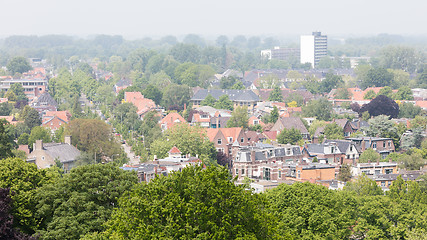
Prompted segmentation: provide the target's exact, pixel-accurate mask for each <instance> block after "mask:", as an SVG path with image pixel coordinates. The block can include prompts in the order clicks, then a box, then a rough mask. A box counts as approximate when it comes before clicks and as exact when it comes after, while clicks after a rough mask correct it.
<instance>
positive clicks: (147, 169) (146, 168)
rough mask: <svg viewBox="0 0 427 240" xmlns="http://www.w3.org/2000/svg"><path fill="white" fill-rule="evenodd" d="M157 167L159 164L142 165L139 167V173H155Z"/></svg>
mask: <svg viewBox="0 0 427 240" xmlns="http://www.w3.org/2000/svg"><path fill="white" fill-rule="evenodd" d="M157 166H158V165H157V164H150V163H142V164H141V165H140V166H139V167H138V172H145V173H150V172H154V168H155V167H157Z"/></svg>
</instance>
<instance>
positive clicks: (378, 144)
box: [347, 137, 395, 159]
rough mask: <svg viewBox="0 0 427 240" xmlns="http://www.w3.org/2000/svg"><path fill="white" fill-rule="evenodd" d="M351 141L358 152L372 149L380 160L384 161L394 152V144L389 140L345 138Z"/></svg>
mask: <svg viewBox="0 0 427 240" xmlns="http://www.w3.org/2000/svg"><path fill="white" fill-rule="evenodd" d="M347 140H350V141H352V142H353V143H354V144H355V145H356V147H358V148H359V149H360V150H359V151H360V152H362V153H363V152H364V151H365V150H366V149H368V148H372V149H374V150H375V151H377V152H378V153H379V154H380V155H381V158H383V159H385V158H386V157H387V156H388V155H389V154H390V153H392V152H394V151H395V148H394V143H393V140H392V139H391V138H379V137H358V138H347Z"/></svg>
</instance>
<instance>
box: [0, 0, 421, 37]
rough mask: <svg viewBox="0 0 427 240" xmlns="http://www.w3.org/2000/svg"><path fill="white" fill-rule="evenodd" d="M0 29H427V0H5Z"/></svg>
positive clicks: (138, 32)
mask: <svg viewBox="0 0 427 240" xmlns="http://www.w3.org/2000/svg"><path fill="white" fill-rule="evenodd" d="M0 8H1V9H2V11H1V12H2V13H1V22H2V24H1V28H0V29H1V30H0V36H8V35H29V34H33V35H45V34H67V35H78V36H87V35H92V34H120V35H123V36H125V37H143V36H154V37H156V36H163V35H168V34H171V35H185V34H188V33H195V34H201V35H205V36H216V35H221V34H224V35H230V36H231V35H238V34H243V35H275V36H284V35H297V34H310V33H311V32H312V31H316V30H318V31H322V33H325V34H328V35H374V34H375V35H376V34H379V33H390V34H402V35H426V34H427V28H426V24H427V14H426V13H427V0H406V1H402V0H352V1H347V0H294V1H286V0H276V1H272V0H261V1H252V0H215V1H212V0H156V1H145V0H133V1H131V0H120V1H112V0H102V1H101V0H69V1H61V0H37V1H34V0H0Z"/></svg>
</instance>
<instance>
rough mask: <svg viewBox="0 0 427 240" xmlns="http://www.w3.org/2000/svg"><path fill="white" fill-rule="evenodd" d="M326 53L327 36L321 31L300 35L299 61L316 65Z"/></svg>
mask: <svg viewBox="0 0 427 240" xmlns="http://www.w3.org/2000/svg"><path fill="white" fill-rule="evenodd" d="M327 54H328V37H327V36H326V35H322V33H321V32H313V34H312V35H303V36H301V63H307V62H309V63H311V66H313V67H316V66H317V65H318V64H319V61H320V59H321V58H322V57H325V56H326V55H327Z"/></svg>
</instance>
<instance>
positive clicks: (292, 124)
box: [277, 117, 308, 134]
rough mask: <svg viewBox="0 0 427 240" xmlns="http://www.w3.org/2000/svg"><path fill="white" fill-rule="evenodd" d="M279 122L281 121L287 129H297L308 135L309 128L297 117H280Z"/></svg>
mask: <svg viewBox="0 0 427 240" xmlns="http://www.w3.org/2000/svg"><path fill="white" fill-rule="evenodd" d="M277 121H281V122H282V125H283V127H284V128H286V129H291V128H295V129H298V130H300V131H301V133H302V134H307V133H308V131H307V128H306V127H305V125H304V123H303V122H302V121H301V119H300V118H297V117H280V118H279V119H278V120H277Z"/></svg>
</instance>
